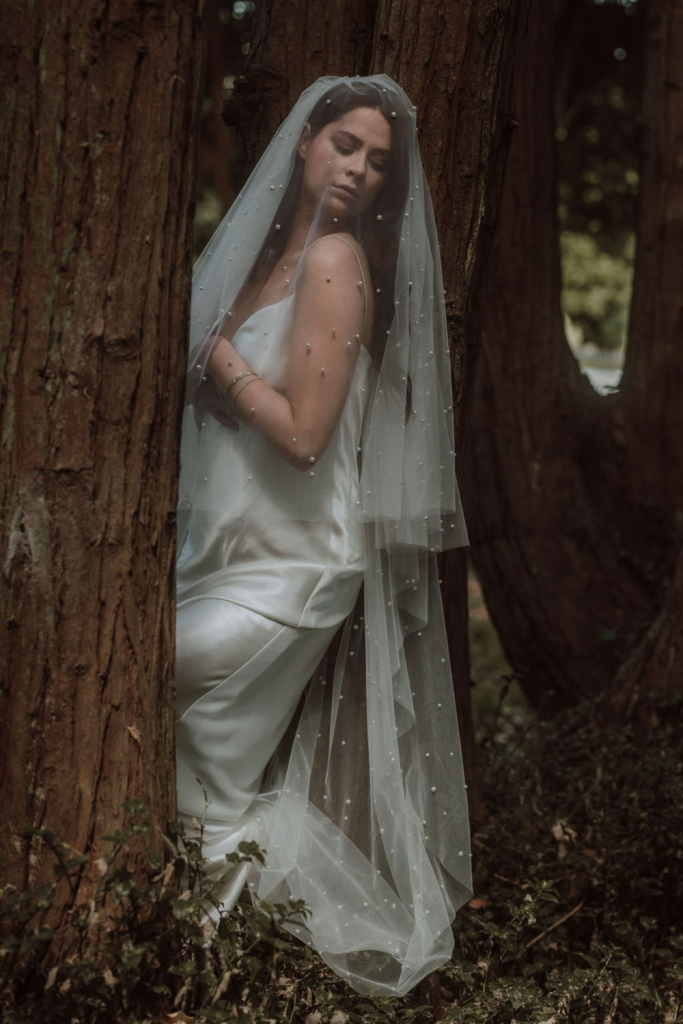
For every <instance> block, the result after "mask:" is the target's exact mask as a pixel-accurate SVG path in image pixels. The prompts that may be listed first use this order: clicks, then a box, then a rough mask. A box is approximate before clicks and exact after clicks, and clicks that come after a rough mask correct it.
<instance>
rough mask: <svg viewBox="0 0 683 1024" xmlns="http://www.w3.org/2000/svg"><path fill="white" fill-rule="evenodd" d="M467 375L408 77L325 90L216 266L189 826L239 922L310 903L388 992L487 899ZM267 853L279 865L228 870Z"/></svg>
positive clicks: (258, 187) (187, 558)
mask: <svg viewBox="0 0 683 1024" xmlns="http://www.w3.org/2000/svg"><path fill="white" fill-rule="evenodd" d="M450 380H451V378H450V363H449V354H448V341H447V334H446V323H445V311H444V301H443V285H442V279H441V269H440V262H439V250H438V242H437V237H436V231H435V226H434V218H433V213H432V208H431V202H430V198H429V192H428V188H427V183H426V180H425V177H424V174H423V171H422V165H421V161H420V154H419V148H418V142H417V130H416V111H415V108H414V107H413V106H412V105H411V103H410V101H409V100H408V97H407V96H406V95H405V93H404V92H403V91H402V90H401V89H400V87H399V86H398V85H396V83H395V82H393V81H392V80H391V79H390V78H388V77H386V76H385V75H373V76H370V77H367V78H360V77H356V78H332V77H326V78H321V79H319V80H318V81H317V82H315V83H314V84H313V85H312V86H311V87H310V88H309V89H307V90H306V91H305V92H304V93H303V94H302V96H301V97H300V99H299V101H298V102H297V103H296V105H295V107H294V109H293V110H292V112H291V113H290V114H289V116H288V117H287V119H286V120H285V121H284V123H283V124H282V125H281V127H280V129H279V130H278V131H277V133H276V134H275V136H274V138H273V140H272V141H271V143H270V145H269V146H268V148H267V149H266V151H265V153H264V154H263V156H262V158H261V160H260V161H259V163H258V165H257V167H256V168H255V170H254V171H253V173H252V175H251V177H250V178H249V180H248V182H247V184H246V185H245V187H244V189H243V190H242V192H241V193H240V195H239V196H238V198H237V200H236V201H235V203H234V204H233V206H232V208H231V209H230V211H229V212H228V214H227V215H226V217H225V219H224V221H223V222H222V224H221V225H220V226H219V228H218V230H217V231H216V233H215V235H214V237H213V238H212V239H211V242H210V243H209V245H208V246H207V248H206V250H205V251H204V253H203V254H202V256H201V257H200V259H199V260H198V262H197V265H196V268H195V272H194V278H193V299H192V319H191V343H190V365H189V370H188V378H187V408H186V412H185V418H184V423H183V437H182V454H181V480H180V492H181V494H180V498H181V500H180V506H179V527H180V530H179V548H178V567H177V582H178V618H177V712H178V721H177V768H178V810H179V814H180V816H181V817H182V819H183V821H184V822H185V823H186V827H187V828H188V829H191V828H192V821H193V818H194V819H199V820H201V821H203V825H204V838H205V854H206V856H207V857H208V860H209V863H210V866H211V870H213V871H215V872H216V873H220V875H221V877H222V882H223V894H222V905H223V906H224V907H225V908H226V909H229V908H231V907H232V906H234V904H235V902H236V901H237V899H238V898H239V897H240V894H241V893H242V889H243V887H244V886H245V885H246V886H247V888H248V891H249V894H250V896H251V898H252V900H253V901H254V902H258V901H259V900H269V901H275V900H278V901H286V900H287V898H288V897H292V898H295V899H304V900H305V901H306V903H307V905H308V908H309V911H310V913H309V914H308V915H307V916H306V917H302V918H301V920H300V922H298V923H296V922H294V923H292V924H291V925H289V926H288V927H289V930H290V931H291V932H292V933H293V934H295V935H297V936H298V937H299V938H300V939H301V940H302V941H303V942H306V943H307V944H308V945H310V946H311V947H312V948H314V949H316V950H317V951H318V953H319V954H320V956H321V957H322V958H323V959H324V960H325V961H326V962H327V963H328V964H329V965H330V966H331V967H332V968H333V969H334V970H335V971H336V972H337V973H339V974H340V975H341V976H342V977H343V978H344V979H345V980H346V981H347V982H348V983H349V984H350V985H352V986H353V987H354V988H355V989H357V990H358V991H359V992H362V993H366V994H373V995H402V994H404V993H405V992H407V991H409V990H410V989H411V988H412V987H413V986H414V985H415V984H416V983H417V982H418V981H419V980H420V979H421V978H423V977H424V976H425V975H426V974H428V973H429V972H430V971H432V970H434V969H435V968H437V967H438V966H440V965H441V964H443V963H444V962H445V961H446V960H447V959H448V958H449V956H450V954H451V951H452V948H453V936H452V930H451V922H452V921H453V918H454V916H455V913H456V911H457V909H458V907H459V906H461V905H462V903H463V902H465V901H466V900H467V899H468V898H469V897H470V895H471V866H470V851H469V831H468V819H467V800H466V794H465V789H466V787H465V784H464V777H463V770H462V758H461V753H460V745H459V739H458V726H457V718H456V709H455V705H454V698H453V684H452V678H451V673H450V666H449V659H448V645H447V639H446V634H445V626H444V619H443V610H442V606H441V596H440V591H439V580H438V573H437V566H436V555H437V553H438V552H440V551H443V550H444V549H446V548H449V547H454V546H457V545H461V544H466V543H467V533H466V530H465V525H464V520H463V517H462V511H461V508H460V501H459V497H458V491H457V485H456V479H455V470H454V455H455V453H454V450H453V412H452V406H451V398H450V395H451V383H450ZM335 637H336V639H337V641H338V642H337V643H336V644H331V641H332V640H333V638H335ZM333 649H334V651H335V654H334V656H332V654H331V651H332V650H333ZM242 840H254V841H256V842H258V844H259V846H260V847H261V848H262V850H264V851H265V863H264V864H260V863H257V862H245V863H243V864H240V865H238V866H232V865H231V866H230V867H229V868H228V864H227V863H226V860H225V855H226V854H227V853H230V852H233V851H234V850H236V849H237V847H238V844H239V843H240V842H241V841H242Z"/></svg>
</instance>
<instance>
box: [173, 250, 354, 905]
mask: <svg viewBox="0 0 683 1024" xmlns="http://www.w3.org/2000/svg"><path fill="white" fill-rule="evenodd" d="M359 265H360V263H359ZM361 271H362V268H361ZM293 304H294V296H293V295H290V296H288V297H287V298H285V299H283V300H282V301H280V302H277V303H274V304H272V305H269V306H266V307H263V308H262V309H259V310H257V311H256V312H255V313H254V314H252V316H251V317H249V319H248V320H247V321H246V322H245V323H244V324H243V325H242V326H241V327H240V328H239V329H238V331H237V332H236V334H235V336H234V337H233V344H234V346H235V348H236V349H237V351H238V352H239V353H240V355H242V356H243V357H244V358H245V359H246V360H247V361H248V362H249V364H250V365H251V366H252V368H253V369H254V370H256V372H257V373H258V374H259V375H260V376H261V377H262V378H263V380H265V381H266V382H267V383H268V384H270V385H271V386H273V387H275V388H278V389H282V388H283V386H284V382H285V376H286V368H287V343H288V334H289V326H290V323H291V318H292V311H293ZM370 367H371V357H370V354H369V352H368V350H367V349H366V348H365V347H364V346H363V345H361V346H360V350H359V355H358V358H357V362H356V366H355V369H354V374H353V377H352V381H351V386H350V390H349V394H348V397H347V400H346V403H345V406H344V408H343V411H342V415H341V417H340V420H339V422H338V424H337V427H336V429H335V432H334V434H333V436H332V439H331V441H330V443H329V445H328V447H327V449H326V450H325V452H324V454H323V455H322V456H321V458H320V459H319V460H318V461H317V462H316V464H315V467H314V468H313V469H312V470H311V471H303V472H302V471H300V470H297V469H295V468H294V467H292V466H291V465H290V464H289V463H287V462H286V461H285V460H284V459H283V457H282V456H281V455H279V454H278V453H277V452H276V451H275V450H274V449H273V448H272V447H270V446H269V445H268V444H267V443H266V442H265V441H264V439H263V438H262V437H261V436H260V435H259V434H258V433H257V432H256V431H254V430H252V429H251V428H250V427H249V426H247V425H245V424H242V423H241V424H240V428H239V431H234V430H230V429H228V428H226V427H223V426H221V425H220V424H219V423H218V422H217V421H216V420H215V419H214V418H213V417H210V416H207V417H206V421H205V425H204V427H203V429H202V434H201V442H200V451H199V462H200V465H199V467H198V473H199V474H203V479H202V476H201V475H200V480H202V485H201V491H200V493H199V495H198V496H197V499H196V500H195V502H194V507H193V511H192V513H191V518H190V521H189V530H188V534H187V537H186V540H185V542H184V544H183V546H182V549H181V550H180V552H179V556H178V563H177V588H178V589H177V595H178V604H177V631H176V647H177V668H176V683H177V704H176V707H177V714H178V720H177V724H176V744H177V784H178V812H179V815H180V817H181V819H182V820H183V821H184V822H185V823H186V827H188V828H190V827H191V821H192V818H196V819H198V820H203V821H204V837H205V849H204V853H205V855H206V856H207V857H208V859H209V861H210V862H211V863H212V864H213V865H214V866H215V869H216V870H218V869H223V870H224V869H225V868H226V862H225V857H224V855H225V853H229V852H232V851H233V850H235V849H236V847H237V845H238V843H239V842H240V841H241V840H243V839H247V840H248V839H250V838H254V837H255V836H256V834H257V831H258V830H255V829H253V828H252V824H253V820H252V819H253V814H254V811H253V808H254V806H255V804H254V802H255V800H256V797H257V796H258V794H259V789H260V786H261V781H262V777H263V773H264V769H265V767H266V764H267V763H268V761H269V760H270V758H271V755H272V754H273V753H274V751H275V750H276V748H277V746H278V744H279V742H280V740H281V739H282V737H283V735H284V733H285V731H286V729H287V726H288V725H289V723H290V721H291V719H292V716H293V714H294V711H295V709H296V707H297V704H298V702H299V698H300V697H301V694H302V692H303V690H304V688H305V687H306V684H307V683H308V681H309V679H310V678H311V676H312V674H313V672H314V671H315V669H316V666H317V665H318V663H319V662H320V659H321V658H322V656H323V655H324V653H325V651H326V649H327V647H328V645H329V643H330V641H331V640H332V637H333V636H334V634H335V632H336V631H337V629H338V627H339V625H340V623H341V622H342V621H343V620H344V619H345V618H346V617H347V616H348V615H349V614H350V613H351V611H352V610H353V607H354V605H355V602H356V599H357V596H358V593H359V589H360V585H361V582H362V579H363V541H362V527H361V524H360V522H359V521H358V519H357V517H355V516H354V515H353V512H354V510H355V507H356V502H357V501H358V487H359V470H358V457H357V452H358V449H359V445H360V437H361V425H362V419H363V412H364V407H365V401H366V397H367V393H368V388H367V387H366V385H367V383H368V380H367V378H368V372H369V371H370ZM198 780H200V781H198ZM205 793H206V800H205V795H204V794H205ZM207 801H208V806H207ZM259 820H261V819H259ZM258 835H259V838H260V839H261V841H262V839H263V832H262V831H261V832H259V833H258ZM248 867H249V865H243V867H242V869H239V870H234V871H233V872H232V875H230V876H229V884H228V885H226V888H225V890H224V893H223V896H222V904H223V906H224V908H225V909H230V907H231V906H233V905H234V903H235V902H236V900H237V899H238V897H239V895H240V892H241V890H242V887H243V884H244V879H245V877H246V874H247V870H248Z"/></svg>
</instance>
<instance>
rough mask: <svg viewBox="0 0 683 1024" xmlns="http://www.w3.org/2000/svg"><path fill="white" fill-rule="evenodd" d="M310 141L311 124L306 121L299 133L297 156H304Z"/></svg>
mask: <svg viewBox="0 0 683 1024" xmlns="http://www.w3.org/2000/svg"><path fill="white" fill-rule="evenodd" d="M310 141H311V125H310V123H309V122H308V121H307V122H306V124H305V125H304V130H303V131H302V133H301V138H300V139H299V148H298V149H297V153H298V154H299V156H300V157H301V158H302V159H304V158H305V157H306V150H307V149H308V146H309V143H310Z"/></svg>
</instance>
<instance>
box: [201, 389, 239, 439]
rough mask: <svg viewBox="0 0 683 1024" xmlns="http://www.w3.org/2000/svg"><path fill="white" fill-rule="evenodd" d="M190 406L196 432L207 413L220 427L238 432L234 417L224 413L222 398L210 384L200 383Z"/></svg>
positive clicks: (237, 424)
mask: <svg viewBox="0 0 683 1024" xmlns="http://www.w3.org/2000/svg"><path fill="white" fill-rule="evenodd" d="M192 405H193V408H194V421H195V424H196V426H197V430H199V429H200V427H201V425H202V421H203V418H204V414H205V413H207V412H208V413H210V414H211V415H212V416H213V418H214V419H216V420H218V422H219V423H220V424H221V426H223V427H228V429H229V430H239V423H238V422H237V420H236V419H235V417H234V416H231V415H230V414H229V413H228V412H226V403H225V398H224V396H223V395H222V394H221V392H220V391H219V390H218V389H217V388H216V387H215V385H214V384H212V383H211V382H209V381H202V383H201V384H200V385H199V387H198V388H197V390H196V391H195V393H194V398H193V399H192Z"/></svg>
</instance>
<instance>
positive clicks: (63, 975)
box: [0, 802, 305, 1024]
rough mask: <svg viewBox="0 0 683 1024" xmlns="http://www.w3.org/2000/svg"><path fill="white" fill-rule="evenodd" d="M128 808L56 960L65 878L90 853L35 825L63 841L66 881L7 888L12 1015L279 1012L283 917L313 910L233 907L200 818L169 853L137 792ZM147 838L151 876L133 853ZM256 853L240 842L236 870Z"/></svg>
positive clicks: (44, 1023)
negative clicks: (156, 839)
mask: <svg viewBox="0 0 683 1024" xmlns="http://www.w3.org/2000/svg"><path fill="white" fill-rule="evenodd" d="M124 811H125V828H124V830H123V831H118V832H116V833H115V834H114V835H111V836H108V837H107V842H109V843H110V846H111V850H110V853H109V855H108V856H107V857H106V858H101V859H99V860H98V861H97V862H96V865H95V866H96V868H97V870H98V873H99V876H100V877H99V879H98V881H97V883H96V884H95V887H94V891H93V894H92V899H91V900H90V901H89V902H88V903H84V904H82V905H80V906H77V907H76V910H75V912H74V917H73V925H74V929H73V931H74V933H75V935H76V939H75V942H74V945H73V947H72V948H70V949H69V950H67V951H65V954H64V955H63V956H61V957H60V959H59V960H58V961H57V962H54V963H52V962H51V961H50V944H51V942H52V940H53V938H54V934H53V930H52V928H51V927H50V926H49V925H47V924H46V923H45V922H46V919H49V912H50V910H51V908H52V907H53V905H54V903H55V900H56V897H57V894H58V889H59V887H60V886H64V885H66V886H68V887H69V888H71V890H72V892H75V891H76V890H75V888H74V887H75V880H76V876H77V874H78V872H79V871H81V870H82V868H83V865H84V864H85V863H87V861H88V860H89V858H88V857H87V856H81V855H79V856H69V855H68V853H67V851H66V849H65V847H64V844H63V843H62V840H61V839H60V837H59V836H58V835H57V834H56V833H54V832H52V831H50V830H48V829H31V830H28V832H27V835H29V836H33V837H38V838H39V839H40V841H42V842H43V843H44V844H45V845H47V846H48V847H49V848H50V850H51V851H52V853H53V855H54V858H55V868H54V870H55V880H54V881H53V882H51V883H49V884H46V885H43V886H41V887H40V888H38V889H36V890H35V891H32V892H16V891H15V890H13V889H12V888H11V887H9V886H6V887H5V888H4V889H3V892H2V906H1V912H0V923H1V928H2V957H1V959H0V1010H1V1011H2V1019H3V1021H5V1022H6V1024H15V1022H16V1024H19V1022H24V1021H40V1022H41V1024H48V1022H50V1024H52V1022H54V1024H57V1022H62V1021H64V1022H69V1024H71V1022H73V1021H77V1022H78V1024H86V1022H88V1024H90V1022H92V1024H99V1022H100V1021H102V1022H105V1021H107V1022H112V1021H117V1022H122V1024H138V1022H143V1021H157V1020H159V1019H160V1016H161V1009H162V1007H164V1006H167V1007H171V1006H173V1007H174V1008H179V1007H180V1008H183V1009H184V1010H185V1011H186V1012H187V1013H191V1014H193V1015H195V1016H196V1018H197V1021H202V1020H203V1021H207V1022H216V1024H218V1022H221V1021H235V1020H240V1021H245V1022H250V1021H261V1020H263V1021H265V1020H280V1019H281V1017H280V1015H279V1014H278V1012H277V1002H278V996H277V984H276V980H277V965H278V961H279V959H280V958H281V957H282V954H283V952H284V951H286V950H287V948H288V947H289V945H290V943H289V941H288V938H287V933H286V932H284V931H282V930H281V929H280V925H281V924H283V923H284V922H285V921H288V920H291V919H293V918H294V917H296V916H297V915H300V914H301V913H303V912H304V910H305V907H304V904H303V903H302V902H301V901H291V903H290V905H289V906H284V905H281V904H273V905H270V904H268V903H265V902H264V903H262V904H261V905H260V906H259V908H258V909H256V908H255V907H248V908H247V907H241V908H237V909H236V910H235V911H233V912H232V913H225V912H224V911H222V910H221V908H220V904H219V902H218V893H219V891H220V888H221V882H220V879H216V878H211V879H210V878H208V877H207V875H206V874H205V871H204V862H203V856H202V846H203V833H202V828H201V825H198V827H197V835H196V837H191V836H190V837H186V836H183V835H182V831H181V827H180V824H179V823H174V826H173V829H172V832H171V837H170V838H168V839H167V840H166V842H167V846H168V849H167V855H168V856H167V859H166V863H164V858H163V857H162V854H161V853H160V852H159V851H158V850H153V849H150V848H149V846H147V845H145V844H144V840H146V839H147V838H148V837H149V835H150V833H151V828H150V824H149V819H148V815H147V812H146V810H145V808H144V807H143V806H142V805H141V804H140V803H138V802H131V803H127V804H125V805H124ZM140 841H143V849H144V856H145V858H146V870H145V871H144V872H143V875H144V878H143V881H140V872H137V873H136V876H135V877H134V876H133V874H132V873H131V871H130V870H129V869H128V867H126V866H125V864H123V863H122V860H123V858H122V853H123V851H124V850H125V849H127V848H128V847H130V846H131V844H133V843H136V842H137V843H139V842H140ZM252 859H257V860H261V861H262V860H263V853H262V851H261V850H260V849H259V848H258V846H257V845H256V844H255V843H246V842H243V843H240V846H239V849H238V852H236V853H233V854H229V855H228V856H227V857H226V860H227V862H228V863H227V864H226V868H228V869H229V868H230V867H231V866H232V865H235V864H239V863H241V862H243V861H245V860H252ZM179 882H182V886H179ZM179 888H182V889H183V891H181V892H179ZM209 911H213V917H214V918H215V920H212V919H211V918H209V917H208V916H207V913H208V912H209Z"/></svg>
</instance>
